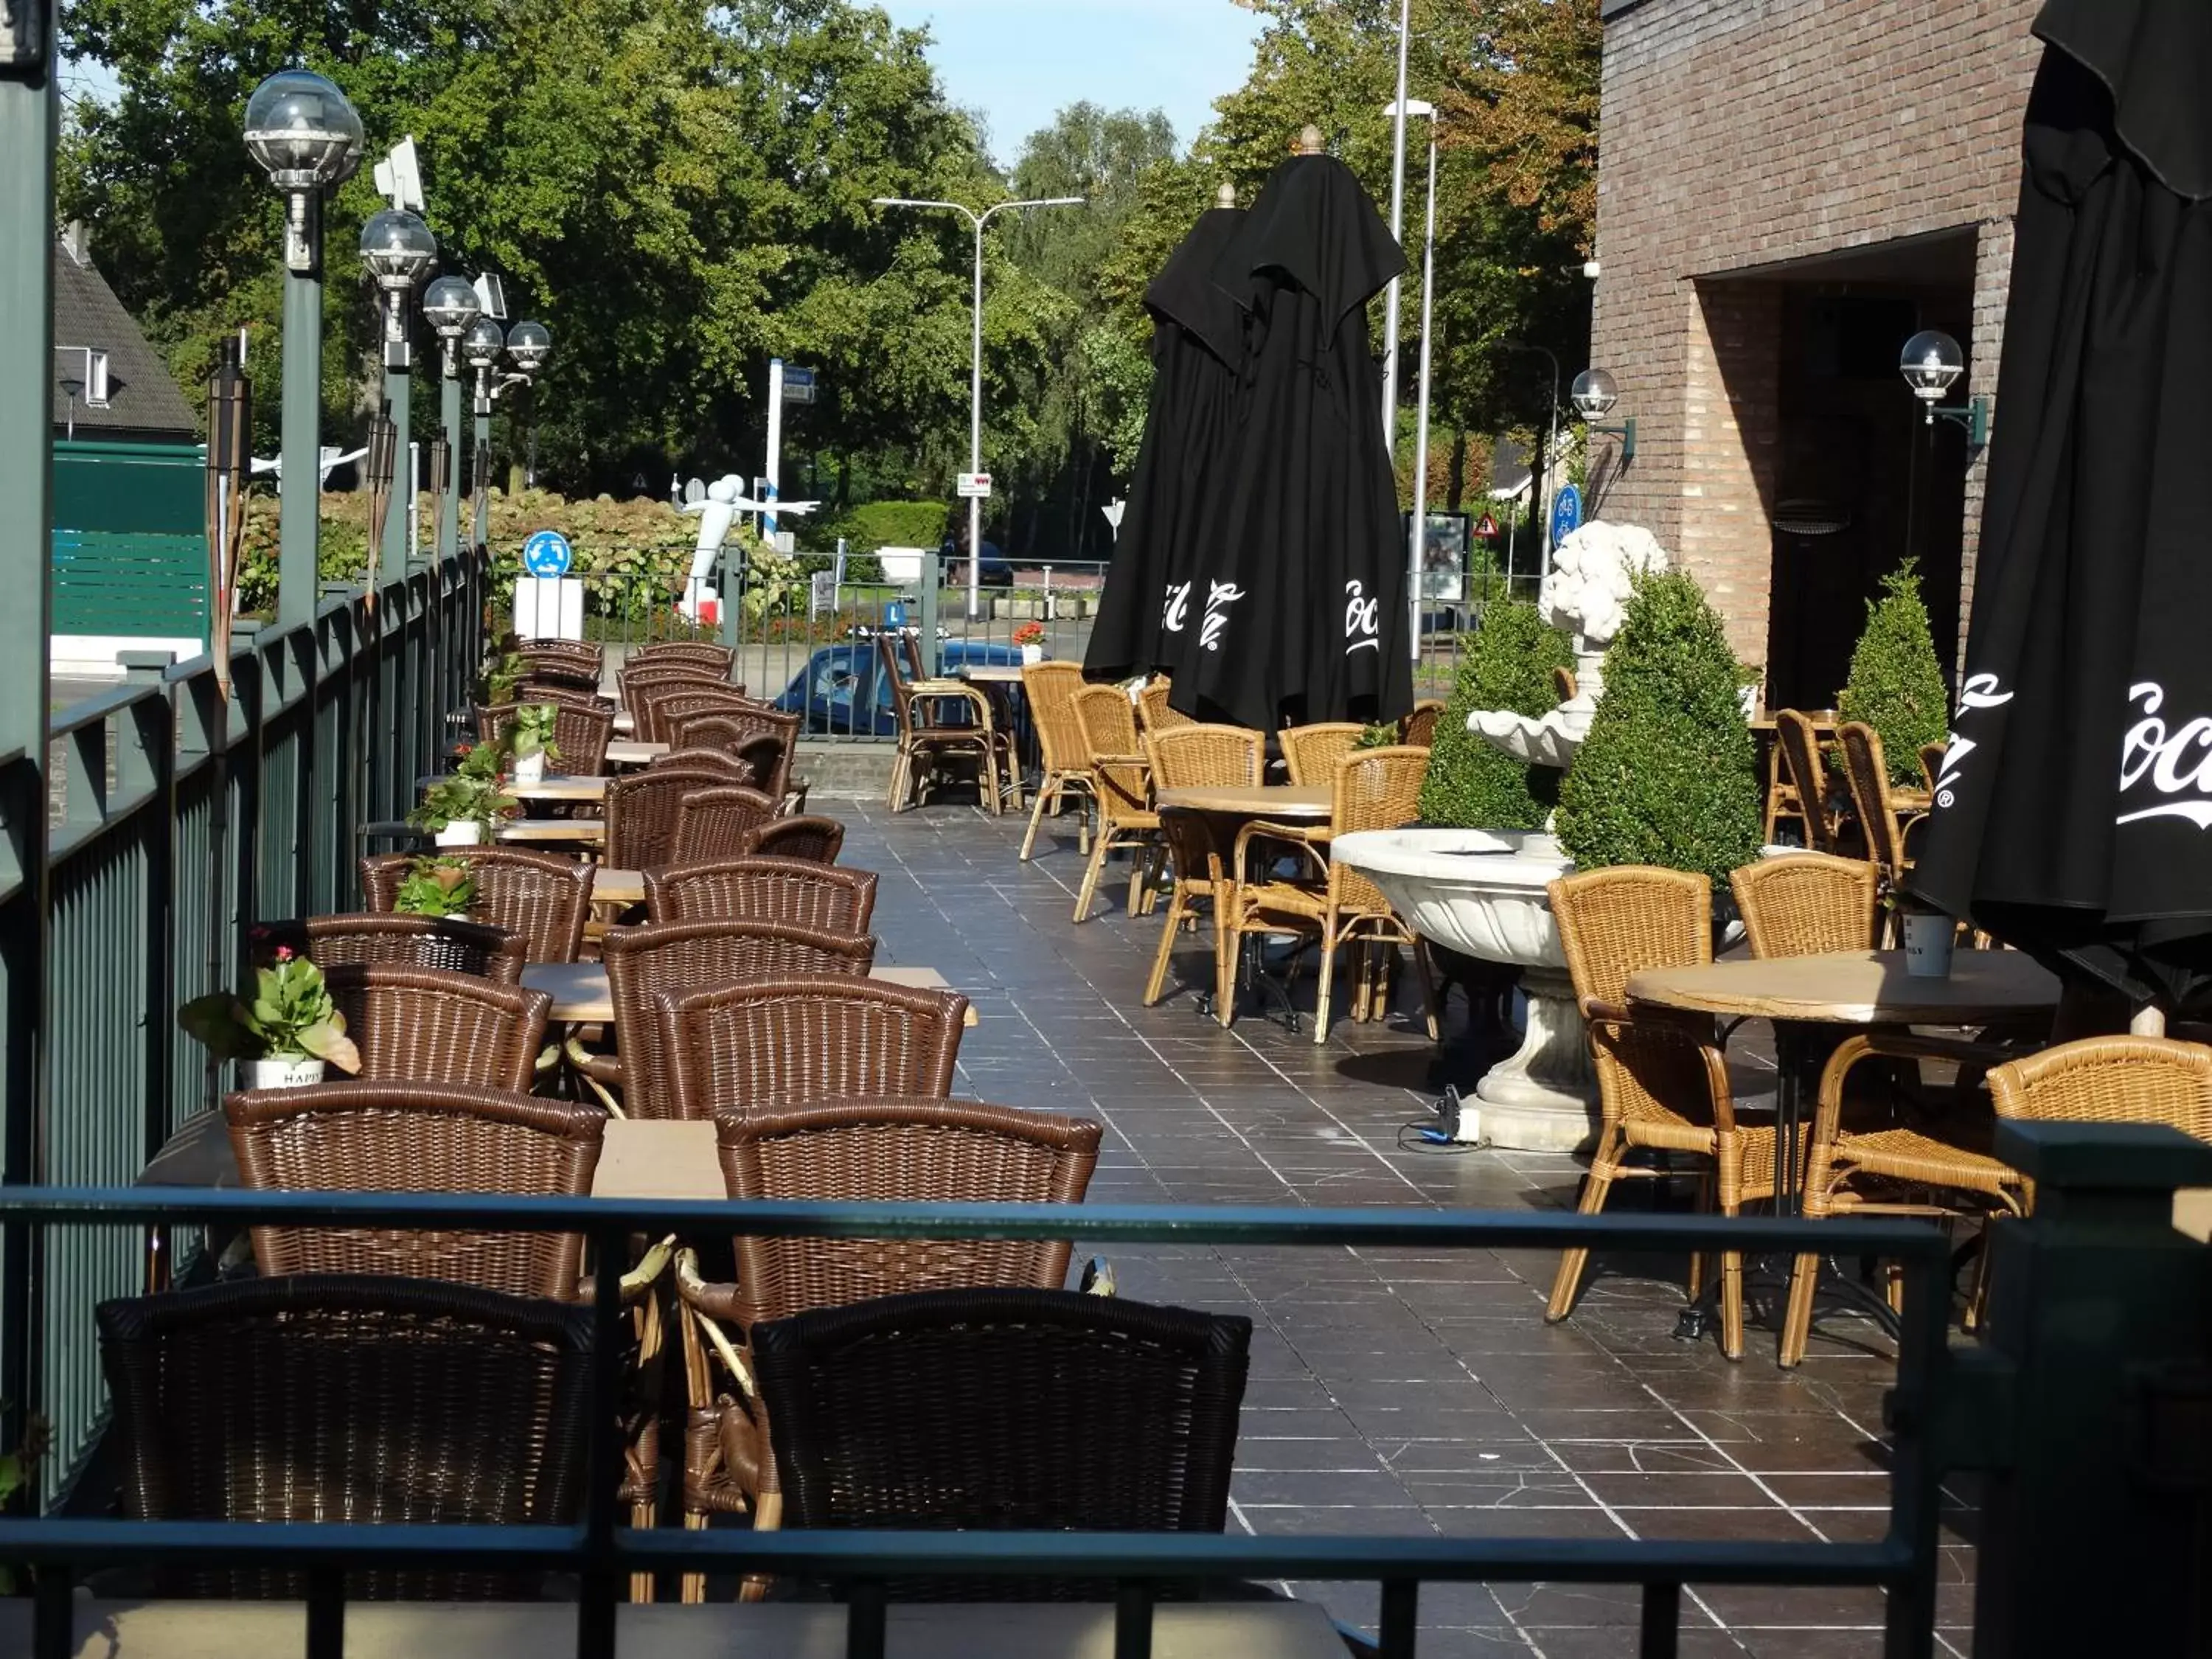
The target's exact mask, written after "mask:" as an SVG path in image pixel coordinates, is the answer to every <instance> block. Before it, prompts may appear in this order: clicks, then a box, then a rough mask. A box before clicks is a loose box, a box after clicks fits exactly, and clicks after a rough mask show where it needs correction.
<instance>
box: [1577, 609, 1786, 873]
mask: <svg viewBox="0 0 2212 1659" xmlns="http://www.w3.org/2000/svg"><path fill="white" fill-rule="evenodd" d="M1740 684H1741V675H1740V672H1739V671H1738V669H1737V666H1736V660H1735V655H1734V653H1731V652H1730V651H1729V646H1728V639H1727V636H1726V635H1725V634H1723V631H1722V629H1721V619H1720V618H1719V617H1717V616H1716V615H1715V614H1714V612H1713V608H1712V606H1711V605H1708V604H1707V603H1706V602H1705V593H1704V592H1703V591H1702V590H1701V589H1700V588H1699V586H1698V584H1697V582H1696V581H1695V580H1692V578H1691V576H1690V575H1689V574H1688V573H1687V572H1686V571H1680V570H1669V571H1663V572H1660V573H1657V574H1652V575H1648V576H1644V577H1641V578H1639V579H1638V582H1637V585H1636V592H1635V596H1634V597H1633V598H1632V599H1630V600H1629V602H1628V610H1627V619H1626V623H1624V625H1623V626H1622V628H1621V630H1620V635H1619V636H1618V637H1616V638H1615V639H1614V641H1613V648H1612V649H1611V650H1609V651H1607V653H1606V658H1605V695H1604V696H1602V697H1601V698H1600V699H1599V700H1598V705H1597V714H1596V717H1595V719H1594V720H1592V721H1591V722H1590V729H1589V737H1587V738H1584V739H1583V746H1582V749H1581V750H1580V752H1578V753H1577V755H1576V756H1575V763H1574V764H1573V765H1572V766H1571V767H1569V768H1568V769H1567V775H1566V779H1565V781H1564V782H1563V783H1562V784H1561V785H1560V786H1559V840H1560V842H1562V843H1563V844H1564V845H1565V848H1566V850H1567V854H1568V855H1569V856H1570V857H1571V858H1572V859H1573V860H1574V861H1575V863H1576V864H1577V866H1580V867H1581V868H1583V869H1585V870H1592V869H1596V868H1599V867H1600V866H1605V865H1612V864H1656V865H1662V866H1666V867H1667V868H1668V869H1673V870H1691V871H1698V872H1703V873H1704V874H1705V875H1707V876H1710V877H1711V878H1712V879H1713V881H1714V883H1715V884H1717V886H1719V887H1720V888H1721V890H1723V892H1725V891H1726V883H1727V880H1728V875H1729V871H1731V870H1734V869H1736V868H1738V867H1740V866H1743V865H1746V864H1748V863H1750V862H1751V861H1752V860H1753V859H1755V858H1757V857H1758V856H1759V775H1758V769H1757V757H1756V755H1755V752H1754V750H1753V745H1752V740H1751V728H1750V726H1748V725H1747V724H1746V723H1745V720H1744V717H1743V704H1742V702H1741V697H1740V696H1739V687H1740Z"/></svg>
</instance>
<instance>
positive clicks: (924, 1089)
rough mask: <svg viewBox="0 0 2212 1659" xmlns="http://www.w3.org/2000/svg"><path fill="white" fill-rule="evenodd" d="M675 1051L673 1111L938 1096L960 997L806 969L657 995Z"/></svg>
mask: <svg viewBox="0 0 2212 1659" xmlns="http://www.w3.org/2000/svg"><path fill="white" fill-rule="evenodd" d="M967 1017H968V999H967V998H965V997H963V996H962V995H961V994H959V993H958V992H957V991H927V990H921V989H919V988H917V987H912V986H905V985H885V984H884V983H882V982H881V981H877V980H872V979H862V978H854V977H849V976H845V975H835V976H833V975H821V974H817V975H804V976H799V977H795V978H791V979H780V980H767V981H759V982H757V983H754V984H750V985H726V986H723V987H720V988H718V989H714V990H706V991H695V992H693V993H692V994H690V995H689V996H678V995H674V994H670V995H665V996H663V997H662V998H661V1024H662V1027H663V1031H664V1037H663V1041H664V1042H665V1045H666V1047H667V1048H668V1051H669V1052H670V1053H671V1054H675V1055H676V1056H677V1057H678V1062H679V1063H678V1069H677V1108H678V1110H677V1115H678V1116H681V1117H687V1118H705V1117H718V1116H720V1115H721V1114H723V1113H725V1112H736V1113H740V1114H744V1113H751V1112H761V1111H768V1110H771V1109H777V1108H781V1107H787V1106H796V1105H800V1104H803V1103H805V1102H808V1101H816V1100H877V1099H893V1098H898V1097H908V1096H926V1097H929V1098H932V1099H942V1098H943V1097H945V1096H946V1095H948V1094H950V1093H951V1091H952V1073H953V1066H954V1063H955V1062H956V1061H957V1060H958V1059H959V1055H960V1038H961V1036H962V1030H963V1021H964V1020H965V1019H966V1018H967Z"/></svg>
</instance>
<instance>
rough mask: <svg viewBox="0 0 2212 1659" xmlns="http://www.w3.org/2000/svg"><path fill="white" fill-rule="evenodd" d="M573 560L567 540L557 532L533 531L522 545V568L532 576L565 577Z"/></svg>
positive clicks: (572, 552) (573, 556)
mask: <svg viewBox="0 0 2212 1659" xmlns="http://www.w3.org/2000/svg"><path fill="white" fill-rule="evenodd" d="M574 558H575V554H574V551H573V550H571V549H570V548H569V546H568V538H567V537H566V536H564V535H562V533H561V532H559V531H557V530H535V531H532V532H531V534H530V539H529V540H527V541H526V542H525V543H523V544H522V568H524V569H525V570H527V571H528V572H529V573H530V574H532V575H533V576H565V575H567V574H568V566H569V564H570V563H571V562H573V561H574Z"/></svg>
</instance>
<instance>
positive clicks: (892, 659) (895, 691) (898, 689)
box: [876, 633, 920, 744]
mask: <svg viewBox="0 0 2212 1659" xmlns="http://www.w3.org/2000/svg"><path fill="white" fill-rule="evenodd" d="M913 648H915V647H912V645H911V644H909V646H908V649H913ZM876 662H877V665H878V672H879V674H880V675H881V677H882V679H883V682H884V684H886V685H888V686H889V687H890V692H891V720H892V723H893V724H894V725H895V726H896V728H897V730H898V739H899V741H900V742H901V743H902V744H903V743H905V742H906V741H907V740H908V738H911V737H913V735H914V692H913V690H911V688H910V681H911V679H912V678H918V677H919V673H920V671H919V670H917V671H915V675H914V676H909V675H908V672H907V667H906V664H905V662H904V661H903V660H902V659H901V655H900V651H899V647H898V645H897V644H896V642H894V641H893V640H892V638H891V636H890V635H889V634H887V633H882V634H878V635H876Z"/></svg>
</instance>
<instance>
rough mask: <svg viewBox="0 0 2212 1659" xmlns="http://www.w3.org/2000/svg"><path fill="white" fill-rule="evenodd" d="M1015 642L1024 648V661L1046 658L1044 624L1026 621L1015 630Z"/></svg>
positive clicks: (1038, 660) (1039, 660) (1037, 660)
mask: <svg viewBox="0 0 2212 1659" xmlns="http://www.w3.org/2000/svg"><path fill="white" fill-rule="evenodd" d="M1014 643H1015V644H1016V645H1018V646H1019V647H1021V648H1022V660H1023V661H1024V662H1042V661H1043V660H1044V624H1043V623H1041V622H1025V623H1023V624H1022V625H1021V626H1020V627H1019V628H1017V629H1015V630H1014Z"/></svg>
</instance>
